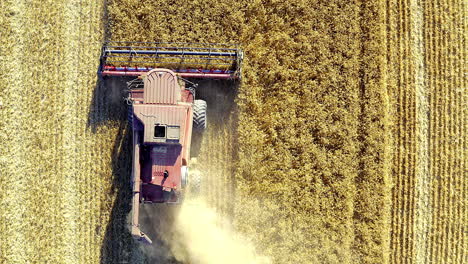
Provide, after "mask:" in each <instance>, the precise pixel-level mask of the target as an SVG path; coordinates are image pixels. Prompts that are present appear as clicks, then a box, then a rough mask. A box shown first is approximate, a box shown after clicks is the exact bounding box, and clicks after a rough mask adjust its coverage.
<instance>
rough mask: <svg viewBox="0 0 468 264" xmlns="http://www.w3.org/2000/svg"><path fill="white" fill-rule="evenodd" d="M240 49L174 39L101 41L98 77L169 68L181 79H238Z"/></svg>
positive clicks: (133, 74) (236, 46) (239, 74)
mask: <svg viewBox="0 0 468 264" xmlns="http://www.w3.org/2000/svg"><path fill="white" fill-rule="evenodd" d="M242 59H243V53H242V50H241V49H240V48H239V46H238V45H236V44H219V43H177V42H116V41H108V42H105V43H104V46H103V48H102V55H101V64H100V67H99V74H100V75H101V76H140V75H141V74H143V73H145V72H148V71H150V70H152V69H154V68H168V69H171V70H173V71H174V72H175V73H176V74H177V75H179V76H180V77H184V78H210V79H239V78H240V76H241V64H242Z"/></svg>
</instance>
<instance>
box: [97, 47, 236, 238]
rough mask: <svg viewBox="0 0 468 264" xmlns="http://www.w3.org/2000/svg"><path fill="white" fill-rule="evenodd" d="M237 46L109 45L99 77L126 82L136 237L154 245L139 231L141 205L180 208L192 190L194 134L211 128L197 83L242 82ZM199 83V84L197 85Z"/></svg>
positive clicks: (133, 231) (132, 212)
mask: <svg viewBox="0 0 468 264" xmlns="http://www.w3.org/2000/svg"><path fill="white" fill-rule="evenodd" d="M242 57H243V56H242V51H241V49H240V48H239V47H238V46H237V45H227V44H193V43H148V42H144V43H143V42H106V43H105V44H104V46H103V49H102V56H101V64H100V67H99V75H100V76H101V77H105V76H133V77H135V79H133V80H131V81H129V82H127V86H128V92H129V93H128V100H127V101H128V102H129V121H130V124H131V126H132V132H133V133H132V134H133V162H132V164H133V166H132V175H131V182H132V211H131V234H132V236H133V237H134V238H135V239H137V240H139V241H144V242H146V243H150V244H151V243H152V241H151V239H150V238H149V237H148V236H147V235H145V234H144V233H143V232H142V231H141V229H140V225H139V209H140V204H141V203H180V202H181V201H182V200H183V194H184V192H185V191H186V189H187V187H188V186H189V183H190V182H191V181H190V175H189V169H188V168H189V166H190V164H189V161H190V144H191V138H192V131H193V130H194V129H196V130H204V129H205V128H206V126H207V116H206V110H207V104H206V102H205V101H203V100H198V99H197V98H196V90H195V88H196V86H197V85H196V84H195V83H194V81H195V80H196V79H228V80H234V81H235V80H239V79H240V77H241V63H242ZM195 82H196V81H195Z"/></svg>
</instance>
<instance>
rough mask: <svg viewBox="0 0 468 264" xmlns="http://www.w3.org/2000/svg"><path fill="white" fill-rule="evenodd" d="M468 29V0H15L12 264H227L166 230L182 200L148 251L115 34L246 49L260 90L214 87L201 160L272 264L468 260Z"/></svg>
mask: <svg viewBox="0 0 468 264" xmlns="http://www.w3.org/2000/svg"><path fill="white" fill-rule="evenodd" d="M466 17H467V5H466V3H465V2H464V1H461V0H428V1H418V0H388V1H338V0H327V1H321V0H308V1H306V0H303V1H301V0H290V1H275V0H263V1H260V0H254V1H232V0H222V1H216V2H209V1H198V0H195V1H183V2H176V1H169V0H162V1H157V2H154V1H148V0H145V1H134V0H107V1H74V0H60V1H52V0H46V1H21V0H20V1H2V2H1V3H0V36H1V39H0V61H1V66H2V70H1V71H0V141H1V144H0V204H1V210H0V263H155V261H157V262H156V263H196V264H198V263H217V262H218V263H219V257H220V256H216V258H214V257H213V258H210V257H206V256H202V257H200V256H201V255H203V254H207V253H206V252H203V254H202V253H200V252H197V250H203V249H200V248H192V247H191V245H190V243H189V242H190V241H179V240H180V238H177V237H175V236H176V235H178V234H180V230H174V231H173V232H172V231H171V234H170V235H169V236H164V235H163V234H162V233H161V229H159V228H156V227H164V228H166V226H165V225H169V226H172V225H173V223H172V222H177V221H176V220H174V219H173V218H172V217H173V216H174V215H172V213H173V210H172V209H171V208H166V207H157V208H156V210H155V211H153V215H151V214H149V215H145V217H148V219H150V220H149V221H157V222H158V224H157V225H155V226H153V228H154V230H149V232H150V233H151V232H152V233H154V236H155V241H157V242H158V243H156V245H155V246H154V247H153V248H145V247H142V246H141V245H138V244H136V243H135V242H134V241H132V239H131V237H130V234H129V233H128V230H127V227H126V219H127V214H128V212H129V210H130V207H129V206H130V205H129V202H130V187H129V179H130V171H131V168H130V166H131V165H130V160H131V153H130V149H131V148H130V145H129V144H130V141H129V138H130V136H131V135H130V134H131V132H130V131H129V128H128V126H127V122H126V105H125V103H124V101H123V97H124V96H125V94H124V92H123V87H124V86H125V80H124V79H119V78H116V79H109V80H106V81H100V80H99V79H98V76H97V74H96V71H97V68H98V65H99V56H100V49H101V46H102V43H103V41H104V40H106V39H112V40H125V41H174V42H222V43H239V44H241V46H242V48H243V49H244V52H245V61H244V65H243V79H242V82H241V83H230V82H225V81H211V82H205V81H204V82H200V88H199V92H198V93H197V94H198V95H199V96H200V97H201V98H203V99H205V100H206V101H207V102H208V105H209V109H208V115H209V117H208V118H209V122H210V123H209V128H208V130H207V131H206V133H205V134H204V135H203V136H201V137H199V141H196V142H193V148H194V149H196V151H195V152H196V153H194V155H195V156H196V162H194V163H193V168H194V169H195V170H198V171H199V172H200V173H201V174H202V178H203V185H202V191H203V192H202V193H203V198H204V200H205V202H206V203H207V206H208V207H209V208H210V209H209V210H212V211H213V212H215V213H216V215H217V217H221V218H222V219H224V220H226V221H225V222H226V223H224V224H223V225H222V226H217V227H216V228H221V229H222V228H229V230H230V231H229V232H226V233H223V234H224V237H223V239H228V240H229V237H230V236H231V235H232V234H235V236H237V235H239V236H241V237H242V239H243V240H242V241H244V242H242V243H245V245H247V246H248V247H249V248H250V249H251V250H253V252H254V253H252V254H257V255H259V256H260V255H261V256H265V257H266V258H268V259H269V260H270V261H271V263H466V262H468V253H467V233H466V228H467V225H466V222H467V221H466V219H467V210H466V209H467V206H466V200H467V198H466V193H467V186H466V178H467V171H468V167H467V149H468V148H467V116H468V115H467V110H468V106H467V103H468V93H467V91H466V88H467V78H466V68H467V67H466V65H467V63H466V59H467V54H466V51H467V47H466V37H467V26H466ZM151 210H153V209H151ZM200 211H203V210H200ZM150 212H151V211H150ZM154 214H158V216H155V217H153V218H151V217H150V216H154ZM164 214H167V215H168V217H164ZM195 214H196V212H195ZM161 215H163V216H161ZM182 215H184V214H182ZM190 217H193V219H201V220H202V222H203V220H204V219H205V218H197V217H196V215H189V216H188V218H190ZM151 219H153V220H151ZM154 219H157V220H154ZM174 225H175V224H174ZM201 225H203V223H202V224H201ZM224 225H225V226H224ZM183 227H184V228H186V229H194V230H197V229H200V228H206V227H210V226H209V225H208V226H200V223H199V222H197V223H196V224H195V221H194V223H193V224H191V223H190V222H188V223H184V225H183ZM143 229H144V228H143ZM201 230H203V229H201ZM220 232H221V231H220ZM223 232H224V231H223ZM201 236H202V237H200V235H198V237H191V239H194V240H195V241H198V242H200V241H201V243H202V244H203V243H204V242H206V243H207V245H214V244H213V241H208V240H206V239H209V238H210V236H207V237H206V238H204V237H203V234H201ZM232 236H234V235H232ZM203 239H205V241H204V240H203ZM172 240H174V241H176V240H177V243H174V242H173V241H172ZM236 241H237V240H236ZM228 242H230V243H227V244H226V245H231V246H232V245H234V246H235V245H236V244H235V243H231V242H232V241H228ZM158 245H159V246H158ZM234 246H233V247H234ZM176 247H177V248H176ZM233 250H234V249H233ZM233 252H234V255H236V254H237V252H236V251H233ZM242 252H244V251H242ZM231 254H233V253H232V252H231ZM249 254H250V253H249ZM154 255H157V256H154ZM247 255H248V254H247ZM249 256H250V255H249ZM221 257H222V256H221ZM238 257H239V256H238ZM227 258H232V256H231V255H229V254H228V255H226V259H225V261H227V260H228V259H227ZM213 259H214V260H213ZM221 259H222V258H221ZM247 259H248V261H247V262H250V263H270V262H261V261H258V262H257V261H256V260H257V259H259V258H251V257H249V258H246V260H247ZM252 259H255V261H254V260H252Z"/></svg>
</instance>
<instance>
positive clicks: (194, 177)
mask: <svg viewBox="0 0 468 264" xmlns="http://www.w3.org/2000/svg"><path fill="white" fill-rule="evenodd" d="M189 177H190V178H189V179H190V180H189V186H190V192H191V194H192V197H196V196H198V195H199V194H200V189H201V174H200V171H198V170H192V173H190V174H189Z"/></svg>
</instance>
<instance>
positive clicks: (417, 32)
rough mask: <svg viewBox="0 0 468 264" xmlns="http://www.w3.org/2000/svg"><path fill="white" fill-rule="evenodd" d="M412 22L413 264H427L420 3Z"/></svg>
mask: <svg viewBox="0 0 468 264" xmlns="http://www.w3.org/2000/svg"><path fill="white" fill-rule="evenodd" d="M410 10H411V12H410V17H409V19H410V21H411V22H412V30H411V32H412V39H411V41H412V51H413V56H414V57H413V59H414V64H415V88H416V100H415V104H416V111H417V112H416V120H417V123H416V124H417V125H418V126H417V128H416V133H417V136H416V141H417V143H416V146H417V149H416V153H415V154H416V164H415V166H416V167H415V180H416V184H415V187H416V190H415V197H416V201H415V207H416V210H415V212H414V214H415V218H414V227H415V229H414V230H413V232H412V233H413V243H414V252H413V254H414V262H415V263H427V259H426V257H427V252H426V250H427V248H428V245H427V237H428V230H429V227H430V219H431V215H432V209H431V207H432V204H431V201H430V190H431V186H430V181H431V175H430V173H429V152H428V145H429V127H428V126H429V116H428V114H429V102H428V90H427V85H426V79H425V76H426V74H425V67H426V66H425V61H424V59H425V51H424V41H425V39H424V37H425V36H424V28H425V26H426V25H425V21H424V9H423V6H422V3H421V1H419V0H411V2H410Z"/></svg>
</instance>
